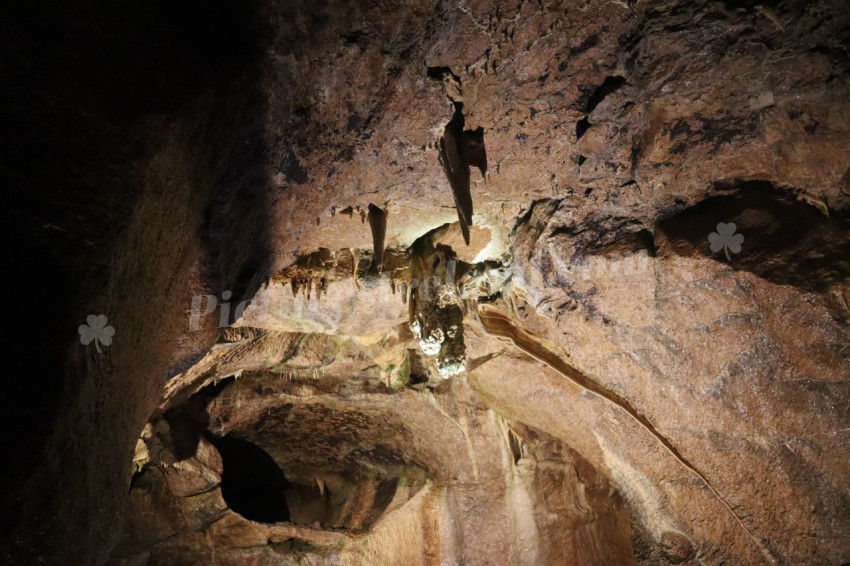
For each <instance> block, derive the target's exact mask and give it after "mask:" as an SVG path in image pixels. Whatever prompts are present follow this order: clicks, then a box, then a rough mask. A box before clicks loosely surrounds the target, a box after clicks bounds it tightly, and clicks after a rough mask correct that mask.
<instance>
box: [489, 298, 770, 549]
mask: <svg viewBox="0 0 850 566" xmlns="http://www.w3.org/2000/svg"><path fill="white" fill-rule="evenodd" d="M478 318H479V320H480V321H481V325H482V327H483V328H484V331H485V332H486V333H487V334H489V335H491V336H494V337H496V338H499V339H503V340H506V341H508V342H510V343H511V344H513V345H514V346H516V347H517V348H518V349H519V350H521V351H522V352H524V353H525V354H528V355H529V356H531V357H532V358H534V359H535V360H537V361H539V362H541V363H543V364H545V365H547V366H548V367H550V368H551V369H553V370H555V371H556V372H558V373H559V374H561V375H563V376H564V377H566V378H567V379H569V380H570V381H572V382H573V383H575V384H576V385H578V386H579V387H581V388H583V389H585V390H587V391H590V392H591V393H595V394H596V395H599V396H600V397H602V398H603V399H606V400H607V401H609V402H610V403H612V404H614V405H616V406H617V407H619V408H620V409H622V410H623V411H624V412H625V413H626V414H628V415H629V416H630V417H631V418H632V419H634V420H635V421H637V423H638V424H640V426H641V427H643V428H644V429H645V430H646V431H647V432H648V433H649V434H651V435H652V436H654V437H655V439H656V440H658V442H659V443H661V445H662V446H663V447H664V448H665V449H666V450H667V452H669V453H670V454H671V455H672V456H673V457H674V458H675V459H676V460H677V461H678V462H679V463H680V464H681V465H682V466H683V467H684V468H685V469H687V470H688V471H690V472H691V473H693V474H694V475H696V476H697V477H699V479H700V480H701V481H702V482H703V483H704V484H705V486H706V487H707V488H708V489H709V491H711V493H712V494H713V495H714V497H715V498H717V500H718V501H720V502H721V503H722V504H723V505H724V506H725V507H726V509H728V510H729V513H731V514H732V516H733V517H734V518H735V521H736V522H737V523H738V524H739V525H740V526H741V528H742V529H744V531H745V532H746V533H747V535H748V536H749V538H750V539H752V541H753V542H754V543H755V544H756V545H757V546H758V548H759V550H760V551H761V553H762V554H763V555H764V556H765V558H767V560H768V562H769V563H770V564H776V563H777V562H776V559H775V558H774V557H773V555H772V554H771V553H770V551H769V550H768V549H767V547H765V545H764V544H763V543H762V542H761V541H760V540H759V539H757V538H756V537H755V535H753V533H752V532H751V531H750V529H749V528H748V527H747V526H746V525H745V524H744V521H743V519H741V517H740V516H739V515H738V513H736V512H735V510H734V509H733V508H732V506H731V505H730V504H729V503H728V502H727V501H726V499H725V498H724V497H723V496H722V495H721V494H720V493H719V492H718V491H717V490H716V489H715V488H714V486H712V485H711V482H710V481H709V480H708V478H707V477H706V476H705V475H703V473H702V472H700V471H699V470H698V469H696V467H695V466H694V465H693V464H691V463H690V461H688V459H687V458H685V457H684V456H683V455H682V454H681V453H680V452H679V450H678V449H677V448H676V447H675V446H674V445H673V443H672V442H670V441H669V440H668V439H667V438H666V437H665V436H664V435H663V434H661V433H660V432H658V429H656V428H655V426H654V425H653V424H652V423H651V422H650V421H649V419H647V418H646V417H645V416H643V415H642V414H641V413H639V412H638V411H637V409H635V408H634V407H633V406H632V405H631V403H629V401H628V400H626V399H624V398H623V397H621V396H620V395H618V394H617V393H615V392H613V391H611V390H610V389H608V388H606V387H605V386H603V385H601V384H599V383H597V382H595V381H593V380H592V379H590V378H589V377H588V376H586V375H584V374H583V373H581V372H580V371H579V370H577V369H576V368H574V367H573V366H571V365H570V364H569V363H567V362H566V361H564V359H563V357H562V356H559V355H558V354H556V353H555V352H554V351H553V350H552V349H551V348H550V347H549V346H546V345H544V343H543V341H542V340H540V339H539V338H537V337H536V336H534V335H533V334H531V333H529V332H527V331H525V330H524V329H522V328H520V327H519V326H517V325H516V324H514V322H513V321H512V320H511V319H510V317H509V316H508V315H505V314H504V313H502V312H500V311H498V310H496V309H495V308H493V307H490V306H487V305H482V306H480V307H479V309H478Z"/></svg>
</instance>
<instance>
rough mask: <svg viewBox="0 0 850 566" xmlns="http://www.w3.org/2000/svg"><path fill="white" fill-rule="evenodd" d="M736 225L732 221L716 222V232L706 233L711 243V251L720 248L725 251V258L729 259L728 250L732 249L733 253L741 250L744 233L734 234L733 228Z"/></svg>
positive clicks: (717, 250)
mask: <svg viewBox="0 0 850 566" xmlns="http://www.w3.org/2000/svg"><path fill="white" fill-rule="evenodd" d="M737 229H738V227H737V226H735V223H734V222H729V223H728V224H724V223H723V222H720V223H718V224H717V232H712V233H711V234H709V235H708V241H709V242H710V243H711V251H712V252H719V251H720V250H721V249H722V250H723V251H724V252H726V259H727V260H731V259H732V258H731V257H729V250H732V253H733V254H736V253H739V252H740V251H741V244H743V243H744V235H743V234H736V233H735V230H737Z"/></svg>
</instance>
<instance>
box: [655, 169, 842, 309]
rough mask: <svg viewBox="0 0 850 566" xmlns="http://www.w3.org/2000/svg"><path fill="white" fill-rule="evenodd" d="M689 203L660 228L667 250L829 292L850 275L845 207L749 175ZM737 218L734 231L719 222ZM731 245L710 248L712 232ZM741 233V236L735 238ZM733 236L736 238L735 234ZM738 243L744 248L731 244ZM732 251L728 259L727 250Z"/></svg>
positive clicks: (803, 287)
mask: <svg viewBox="0 0 850 566" xmlns="http://www.w3.org/2000/svg"><path fill="white" fill-rule="evenodd" d="M729 190H730V192H729V194H721V195H718V196H713V197H710V198H708V199H706V200H704V201H702V202H700V203H698V204H696V205H694V206H692V207H690V208H687V209H684V210H681V211H675V212H674V211H671V212H673V215H672V216H668V217H667V218H665V219H662V220H661V221H659V222H658V224H657V230H658V231H659V232H661V233H663V234H664V235H665V236H666V239H667V240H668V242H669V250H670V251H671V252H672V253H675V254H677V255H681V256H689V257H694V256H700V255H703V256H709V257H712V258H714V259H716V260H717V261H722V262H726V263H728V264H729V265H730V266H731V267H733V268H734V269H738V270H745V271H749V272H751V273H754V274H755V275H758V276H759V277H761V278H763V279H766V280H768V281H770V282H772V283H776V284H779V285H791V286H794V287H797V288H799V289H801V290H803V291H811V292H816V293H821V294H823V293H826V292H828V290H829V289H830V287H832V286H833V285H834V284H835V283H837V282H840V281H845V280H847V279H848V278H850V222H848V215H847V211H846V210H845V211H831V212H830V216H826V215H825V214H824V213H823V212H821V211H820V210H818V209H817V208H815V207H814V206H812V205H810V204H807V203H806V202H804V201H802V200H797V199H795V198H794V197H793V196H792V195H790V194H788V193H786V192H784V191H781V190H779V189H776V188H774V187H773V186H772V185H771V184H770V183H767V182H763V181H751V182H746V183H741V184H739V185H737V186H736V187H733V188H730V189H729ZM719 223H723V224H725V225H726V230H732V227H730V226H728V225H729V223H732V224H734V225H735V226H734V233H730V234H728V235H727V234H725V233H724V231H723V230H722V229H721V228H720V227H718V224H719ZM712 233H713V234H716V236H712V238H714V239H715V241H717V242H719V243H720V244H721V245H722V244H727V243H728V244H730V245H727V246H726V248H727V249H725V250H724V249H723V248H722V247H721V249H718V250H717V251H712V249H711V245H712V244H711V242H710V241H709V236H710V234H712ZM736 234H740V235H741V236H742V237H743V240H742V241H741V238H734V235H736ZM733 239H734V240H733ZM736 242H737V243H738V245H740V250H738V249H737V247H735V246H733V245H732V244H735V243H736ZM727 253H728V254H729V259H727V257H726V254H727Z"/></svg>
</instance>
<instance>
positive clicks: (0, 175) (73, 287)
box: [0, 0, 269, 563]
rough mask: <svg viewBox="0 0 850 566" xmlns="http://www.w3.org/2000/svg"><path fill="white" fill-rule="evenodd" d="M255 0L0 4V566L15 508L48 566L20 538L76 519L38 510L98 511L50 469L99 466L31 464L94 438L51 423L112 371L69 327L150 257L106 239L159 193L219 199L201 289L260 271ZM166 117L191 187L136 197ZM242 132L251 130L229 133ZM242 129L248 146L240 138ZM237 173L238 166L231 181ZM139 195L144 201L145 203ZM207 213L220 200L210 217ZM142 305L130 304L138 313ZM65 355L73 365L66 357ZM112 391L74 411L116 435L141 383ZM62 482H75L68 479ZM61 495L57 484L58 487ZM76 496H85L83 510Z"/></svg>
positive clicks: (242, 280)
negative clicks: (4, 309) (2, 323)
mask: <svg viewBox="0 0 850 566" xmlns="http://www.w3.org/2000/svg"><path fill="white" fill-rule="evenodd" d="M259 9H260V5H259V4H258V3H255V2H251V1H249V0H236V1H233V2H214V3H205V2H202V1H200V0H188V1H185V2H178V3H169V2H165V1H164V0H153V1H150V2H129V3H106V2H91V1H87V0H71V1H70V2H40V3H36V4H33V3H6V4H4V5H3V6H2V7H0V53H2V64H0V67H2V75H3V80H2V81H0V132H2V135H0V186H2V187H3V193H4V203H5V209H4V210H6V213H7V218H6V219H5V221H4V222H3V225H2V228H0V229H2V236H3V239H4V241H6V242H7V243H9V246H8V247H9V252H8V253H7V254H6V257H5V264H6V265H5V269H4V274H5V277H4V281H3V291H4V293H3V296H4V297H6V299H7V301H8V302H9V303H11V306H10V308H9V310H8V314H10V315H11V316H10V317H9V323H10V325H11V326H13V327H14V328H15V330H14V331H12V332H10V333H9V334H10V337H9V338H7V341H6V348H7V350H8V351H10V352H14V353H15V355H14V356H9V359H8V360H7V367H8V368H9V370H10V372H9V375H10V378H9V379H8V380H7V381H8V384H7V390H6V392H5V393H4V395H3V400H2V401H0V447H2V449H3V450H4V453H5V454H6V455H7V456H8V457H7V461H8V462H9V463H8V464H7V465H5V466H3V470H2V471H0V482H2V485H3V490H2V491H3V493H2V494H0V529H2V531H0V532H2V537H3V538H4V539H6V537H9V540H0V561H3V560H4V558H6V555H5V554H3V551H5V549H6V548H7V547H11V544H9V541H10V540H11V537H12V535H13V533H14V530H15V525H23V523H20V522H19V521H20V520H21V519H22V517H25V516H28V518H27V519H26V526H21V527H20V529H21V531H20V532H18V533H17V535H16V537H15V540H16V541H17V542H16V545H20V546H21V547H22V548H24V551H25V552H32V553H36V554H38V555H39V556H41V557H42V558H40V559H43V560H44V563H53V562H52V560H54V558H55V557H54V556H51V553H52V552H53V549H51V548H49V546H48V543H47V542H43V541H42V542H37V543H35V542H32V541H31V540H30V537H32V539H33V540H35V539H36V538H40V539H51V541H50V544H52V543H53V542H55V541H56V540H59V539H60V538H62V537H66V534H59V535H56V534H55V533H53V532H52V531H51V529H54V530H55V531H56V532H59V531H60V530H62V531H65V532H71V531H73V530H74V529H77V530H79V529H82V528H83V522H81V523H80V526H79V528H78V527H75V526H70V527H69V526H68V525H64V524H63V525H53V524H46V525H43V524H41V523H42V522H44V521H43V520H42V519H40V518H39V516H40V515H42V514H43V515H44V516H45V517H53V516H55V514H56V509H54V508H55V507H61V508H63V509H65V508H67V509H70V508H72V507H76V508H81V507H84V506H85V505H89V506H90V507H91V508H92V509H100V508H102V507H104V506H108V505H109V504H110V502H104V501H101V500H98V497H99V495H104V496H105V494H99V495H97V494H93V493H89V492H88V491H87V489H86V488H85V487H79V486H77V487H69V488H67V489H66V488H63V487H61V485H60V484H62V482H59V481H57V477H56V475H57V474H59V473H61V474H62V475H63V476H67V477H68V478H71V476H72V475H73V474H78V475H82V474H85V475H86V477H87V478H90V477H91V476H93V475H97V474H101V473H103V475H104V476H106V475H108V474H112V475H114V473H112V472H108V473H107V472H101V471H102V470H105V469H107V462H105V461H104V462H101V461H95V462H90V464H91V465H90V466H78V465H75V463H74V462H70V461H68V462H66V464H67V465H68V467H69V469H67V470H61V472H58V471H57V472H54V471H52V470H46V469H45V467H44V466H42V464H43V463H44V461H45V447H46V446H47V445H48V442H49V439H50V438H51V435H53V436H54V437H55V439H58V440H57V441H56V442H55V443H54V444H56V445H57V446H58V447H59V448H57V451H61V450H65V449H66V448H65V447H68V448H67V450H68V451H69V452H70V451H71V450H72V449H71V448H70V445H71V444H77V445H79V446H84V447H90V446H96V445H98V444H99V443H100V445H101V446H103V445H105V444H106V443H103V442H100V441H99V439H97V438H89V437H83V435H81V434H79V433H77V436H76V437H74V438H72V439H70V438H68V437H69V435H70V434H72V433H70V432H69V431H68V430H67V427H63V426H60V427H58V428H57V427H56V422H57V417H58V416H59V415H65V416H67V414H68V412H69V410H70V409H69V408H70V407H73V406H74V405H75V402H76V400H77V399H78V397H79V394H80V391H81V390H82V389H83V387H82V384H83V383H86V382H89V383H91V380H93V379H101V380H102V379H103V374H105V373H107V372H108V371H110V369H109V368H110V365H109V361H108V360H109V358H108V351H107V352H106V353H104V355H103V356H102V357H97V356H96V354H95V352H91V354H92V355H91V356H88V351H87V350H86V351H83V352H84V353H83V354H81V353H80V352H81V351H80V350H78V349H79V348H81V345H80V342H79V335H78V334H77V327H78V326H79V325H80V324H82V323H84V322H85V321H86V316H87V315H89V314H106V315H107V316H108V317H109V321H110V323H111V322H112V320H113V318H112V317H113V314H114V313H113V312H112V310H110V305H108V304H104V301H103V300H102V297H103V296H104V295H105V294H106V290H107V289H109V287H110V282H111V281H113V282H114V278H115V273H116V272H118V271H120V270H121V268H123V269H124V270H125V273H126V270H127V269H128V267H127V266H128V264H130V263H132V265H134V266H135V265H141V266H144V265H146V261H147V260H146V258H147V257H153V256H155V255H156V254H157V249H155V248H147V247H145V249H134V250H127V249H120V243H121V242H122V235H123V234H125V233H126V231H127V229H128V227H129V226H131V224H132V222H133V221H134V219H137V220H138V219H139V218H140V215H141V214H146V215H147V216H146V217H144V218H143V220H142V221H143V222H144V221H147V223H149V224H153V225H156V224H157V223H158V218H159V215H160V213H161V211H165V210H167V209H168V208H169V207H172V206H175V205H174V203H175V202H178V203H183V202H189V203H192V205H193V206H196V209H197V210H198V214H199V215H200V214H202V211H203V210H204V209H206V208H207V207H208V206H209V203H210V196H211V194H214V193H218V194H220V195H225V194H226V195H230V196H227V197H226V200H227V201H228V203H230V205H231V207H232V210H233V212H228V214H227V218H226V220H224V221H222V222H218V224H217V225H222V226H224V227H225V230H224V233H225V234H226V235H228V236H229V235H230V234H237V235H239V237H235V238H234V237H228V238H225V239H224V240H222V241H217V242H215V243H214V244H212V245H210V246H208V248H207V249H208V254H209V256H210V257H211V258H213V259H212V260H211V261H208V262H207V265H215V266H216V267H217V266H225V267H224V269H218V268H215V269H209V270H208V273H207V275H208V276H209V277H211V278H214V282H213V283H210V286H211V287H224V286H230V287H231V288H233V289H234V290H235V293H234V294H235V295H236V296H235V297H234V299H237V302H238V300H241V299H240V297H241V296H243V295H249V294H251V289H252V286H255V285H256V284H258V283H255V281H256V280H257V279H258V276H257V274H258V273H264V270H265V267H266V265H267V263H266V261H267V254H266V251H267V249H268V238H269V230H268V226H267V221H268V218H267V214H268V212H267V211H268V205H267V201H266V199H265V194H264V192H263V191H262V190H259V189H260V187H261V186H262V183H263V179H262V178H261V177H260V176H259V175H257V174H254V173H255V172H256V171H257V169H256V168H257V167H258V165H257V164H256V163H254V164H253V165H252V167H253V168H251V167H248V166H247V165H245V164H246V163H247V162H248V161H251V160H253V161H257V159H256V157H257V155H259V154H261V153H262V152H263V151H264V147H265V146H264V144H265V141H264V140H263V136H262V130H261V129H259V128H258V127H257V126H256V125H255V123H257V122H260V121H261V120H262V115H261V114H262V113H261V110H262V106H261V98H260V97H259V96H258V95H257V88H256V84H257V76H258V66H257V63H258V61H259V58H260V57H261V56H262V54H263V52H264V51H263V48H262V47H261V45H262V44H263V42H264V41H266V40H267V39H268V33H267V32H266V31H265V30H264V28H263V25H264V24H262V23H261V22H262V19H261V18H259V17H258V10H259ZM173 124H179V125H180V126H181V127H183V130H182V131H183V132H188V133H187V134H186V135H187V137H189V136H191V137H192V140H193V141H194V142H195V144H196V145H195V146H194V147H195V148H196V150H197V151H196V152H194V153H193V155H191V156H190V157H189V158H187V160H186V161H187V162H186V163H184V164H181V166H184V169H181V172H182V171H187V172H189V173H188V174H187V175H186V176H187V177H195V178H194V179H193V180H194V181H195V182H192V183H186V184H185V187H182V186H181V187H180V189H179V190H181V191H185V192H184V193H181V194H180V195H175V194H171V193H172V192H173V191H174V189H173V187H171V186H168V183H169V182H170V179H163V181H162V184H161V186H157V187H155V188H154V192H155V191H156V190H159V191H160V192H159V193H156V194H155V195H151V194H150V193H148V194H147V195H145V194H144V191H145V190H146V189H150V187H151V185H153V184H154V183H149V184H148V185H147V186H146V184H145V180H144V179H141V178H140V177H141V176H143V175H140V174H139V172H140V171H147V170H148V168H146V167H147V165H148V163H149V159H150V158H151V157H152V156H153V155H155V154H157V152H159V151H161V149H162V147H161V136H162V135H163V134H164V133H165V132H164V131H163V130H165V129H166V128H168V127H170V125H173ZM248 131H250V132H252V133H253V135H252V136H248V135H245V132H248ZM246 138H249V139H250V142H251V143H245V140H246ZM175 160H176V159H175ZM140 166H141V167H140ZM219 171H223V173H222V174H219V173H218V172H219ZM246 173H250V174H252V175H253V176H251V178H250V179H249V180H247V179H245V175H246ZM208 178H214V179H218V182H207V179H208ZM143 196H144V198H143ZM140 202H146V203H147V204H148V206H147V207H143V208H144V211H143V212H140V206H139V205H140ZM234 203H235V204H234ZM246 211H253V213H246ZM220 215H222V213H221V212H219V211H218V210H216V211H213V213H212V214H211V216H212V217H213V218H216V217H217V216H220ZM191 221H192V219H187V222H191ZM190 225H191V224H190ZM248 227H250V230H249V229H248ZM198 238H199V239H200V234H198ZM165 239H167V233H166V238H165ZM162 245H168V242H163V243H162ZM237 249H238V250H240V251H239V252H238V253H236V252H234V251H233V250H237ZM245 249H250V250H252V253H251V254H250V255H248V254H246V253H245V252H244V250H245ZM254 250H256V251H254ZM122 254H123V258H124V262H125V263H124V264H123V265H121V266H117V260H116V257H118V256H122ZM127 258H131V259H129V260H128V259H127ZM169 268H172V270H173V271H177V270H178V269H180V268H181V266H177V265H174V266H168V267H166V268H165V269H164V270H163V271H167V270H168V269H169ZM146 275H147V274H146ZM150 275H151V277H150V279H146V281H145V283H144V284H143V285H140V287H151V288H153V287H156V288H157V289H164V288H165V287H166V285H167V284H168V282H167V281H165V282H163V281H162V278H161V277H160V273H157V272H154V273H151V274H150ZM169 292H172V293H182V292H183V289H182V288H181V289H174V290H169ZM137 295H138V293H137ZM132 301H133V299H132V298H131V299H128V300H127V303H128V304H129V303H132ZM138 302H139V304H143V302H144V301H142V300H139V301H138ZM93 305H95V306H93ZM132 308H136V305H134V306H133V307H132ZM141 308H143V307H140V308H139V309H137V310H136V311H135V314H137V315H138V317H139V318H140V319H141V318H146V319H149V318H150V316H149V315H148V314H146V313H144V312H140V309H141ZM144 308H146V307H144ZM92 309H97V312H94V313H92ZM155 310H156V309H155V308H151V310H150V315H152V316H159V315H160V314H162V315H168V314H169V313H157V314H156V315H154V311H155ZM129 335H130V330H129V329H127V328H126V327H125V328H118V334H117V339H120V338H122V337H125V336H129ZM145 338H146V339H147V338H149V339H150V340H151V341H156V340H157V339H158V337H155V336H150V337H148V336H145ZM152 343H153V342H152ZM92 348H93V346H92ZM69 352H71V353H73V354H74V356H69ZM72 357H73V358H75V359H76V360H77V361H80V360H82V363H78V364H77V366H74V367H72V365H71V363H70V362H69V359H70V358H72ZM94 374H98V376H97V377H95V375H94ZM122 377H126V376H122ZM161 377H164V376H158V375H157V376H153V375H151V376H150V378H151V379H161ZM102 385H103V383H102V382H101V383H99V384H98V385H97V388H96V390H97V391H98V394H100V392H101V391H105V389H101V386H102ZM126 388H127V390H128V391H127V394H126V395H124V396H122V398H120V399H114V400H111V399H110V400H109V401H108V402H107V401H106V400H104V399H103V398H97V399H93V400H91V401H92V402H91V406H92V407H96V408H95V409H92V413H91V414H86V419H89V420H90V421H91V423H95V422H97V423H98V424H97V425H96V426H99V427H103V428H104V429H110V427H113V426H117V427H118V428H117V430H123V426H121V425H122V424H124V423H120V424H118V425H116V423H115V422H113V421H114V418H113V417H114V415H115V414H123V415H127V414H131V413H132V412H133V410H134V409H136V408H138V406H139V405H138V403H143V402H146V401H145V400H144V399H142V398H141V396H140V395H139V394H138V390H142V389H144V388H143V387H142V386H141V385H138V384H134V383H126ZM134 403H135V405H132V406H131V404H134ZM60 422H62V421H61V420H60ZM87 427H88V428H92V427H95V425H93V424H92V425H91V426H89V424H86V425H81V426H80V430H88V428H87ZM55 428H56V430H54V429H55ZM111 430H116V429H114V428H113V429H111ZM128 442H129V439H128ZM109 449H111V448H109ZM104 450H107V449H104ZM95 452H97V453H99V454H100V453H101V452H98V451H97V450H95ZM113 456H114V457H115V458H117V457H118V454H111V455H110V456H109V459H110V460H112V461H111V462H109V463H108V466H113V468H112V470H114V469H115V468H114V466H116V464H115V461H114V458H113ZM122 456H123V451H122ZM81 457H82V456H81ZM83 468H85V470H83ZM81 470H82V471H81ZM92 470H97V471H92ZM99 477H100V476H98V478H99ZM97 481H99V480H97V479H96V480H93V482H92V483H97ZM27 482H29V484H30V485H29V486H27V485H26V484H27ZM66 483H67V484H68V485H73V484H74V482H73V481H72V480H71V479H68V480H67V481H66ZM62 489H66V491H63V492H61V493H60V491H61V490H62ZM104 489H106V488H104ZM68 490H70V491H68ZM86 498H89V499H91V501H90V502H87V503H84V501H87V500H86ZM24 504H26V505H27V506H28V507H27V509H26V512H23V505H24ZM75 514H78V513H75ZM92 521H94V519H92ZM60 522H61V521H60ZM98 529H101V531H102V525H96V526H90V528H88V531H89V532H95V531H97V530H98ZM35 531H39V533H38V534H36V532H35ZM101 534H102V533H101ZM92 536H95V535H92ZM67 537H68V538H72V537H71V536H70V535H67ZM57 544H61V543H57ZM76 545H77V546H78V550H79V556H77V559H79V560H82V561H87V560H88V554H87V553H88V552H90V551H91V549H92V548H91V546H87V545H88V543H87V541H84V540H78V541H77V542H76ZM56 554H57V555H58V554H60V551H56ZM21 560H22V561H21V562H20V563H30V562H28V559H24V558H21ZM63 560H64V558H63ZM32 563H34V562H32Z"/></svg>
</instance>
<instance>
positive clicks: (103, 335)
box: [77, 314, 115, 354]
mask: <svg viewBox="0 0 850 566" xmlns="http://www.w3.org/2000/svg"><path fill="white" fill-rule="evenodd" d="M86 322H88V324H81V325H80V327H79V328H78V329H77V331H78V332H79V333H80V343H82V344H83V345H88V344H91V342H92V340H94V347H95V348H97V353H98V354H99V353H101V350H100V346H99V345H98V343H100V344H103V345H104V346H109V345H110V344H112V335H113V334H115V329H114V328H112V327H111V326H106V315H105V314H101V315H97V316H95V315H93V314H90V315H89V316H88V318H86Z"/></svg>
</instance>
